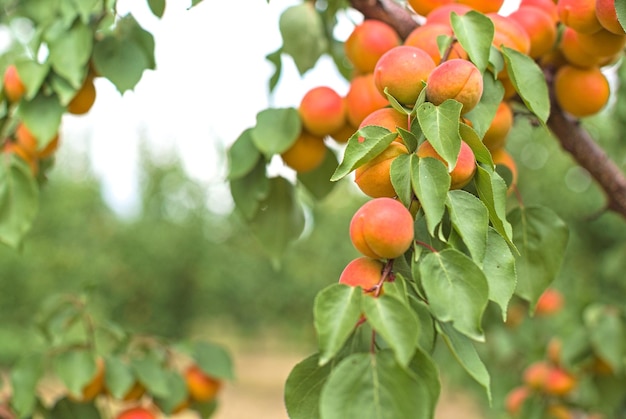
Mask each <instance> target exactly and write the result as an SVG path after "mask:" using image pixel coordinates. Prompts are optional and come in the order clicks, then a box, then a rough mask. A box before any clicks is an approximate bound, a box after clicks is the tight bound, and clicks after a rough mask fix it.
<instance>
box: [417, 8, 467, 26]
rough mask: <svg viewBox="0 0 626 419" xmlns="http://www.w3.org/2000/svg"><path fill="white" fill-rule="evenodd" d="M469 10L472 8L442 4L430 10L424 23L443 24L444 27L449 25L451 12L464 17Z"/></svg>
mask: <svg viewBox="0 0 626 419" xmlns="http://www.w3.org/2000/svg"><path fill="white" fill-rule="evenodd" d="M470 10H472V8H471V7H469V6H468V5H466V4H460V3H449V4H444V5H442V6H439V7H437V8H436V9H434V10H432V11H431V12H430V13H428V14H427V15H426V23H443V24H445V25H450V15H451V14H452V12H454V13H456V14H457V15H464V14H465V13H467V12H469V11H470Z"/></svg>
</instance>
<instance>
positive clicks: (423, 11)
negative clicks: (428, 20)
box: [408, 0, 454, 16]
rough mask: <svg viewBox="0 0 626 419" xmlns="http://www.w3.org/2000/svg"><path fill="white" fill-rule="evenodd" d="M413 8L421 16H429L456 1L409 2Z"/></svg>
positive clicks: (418, 0) (412, 0)
mask: <svg viewBox="0 0 626 419" xmlns="http://www.w3.org/2000/svg"><path fill="white" fill-rule="evenodd" d="M408 3H409V5H410V6H411V8H412V9H413V10H414V11H415V13H417V14H418V15H421V16H428V15H429V14H430V13H431V12H432V11H433V10H436V9H438V8H439V7H441V6H444V5H448V4H452V3H454V0H408Z"/></svg>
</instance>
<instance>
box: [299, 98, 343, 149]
mask: <svg viewBox="0 0 626 419" xmlns="http://www.w3.org/2000/svg"><path fill="white" fill-rule="evenodd" d="M298 113H299V114H300V119H301V120H302V125H304V128H305V129H306V130H307V131H308V132H310V133H311V134H313V135H317V136H320V137H323V136H325V135H329V134H330V133H332V132H334V131H336V130H338V129H339V128H341V127H342V126H343V125H344V124H345V123H346V104H345V102H344V99H343V98H342V97H341V96H339V93H337V92H336V91H335V90H333V89H332V88H330V87H328V86H317V87H314V88H312V89H311V90H309V91H308V92H306V93H305V94H304V96H303V97H302V99H301V100H300V106H299V107H298Z"/></svg>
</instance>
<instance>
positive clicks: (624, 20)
mask: <svg viewBox="0 0 626 419" xmlns="http://www.w3.org/2000/svg"><path fill="white" fill-rule="evenodd" d="M615 12H616V13H617V21H618V22H619V24H620V25H622V29H624V31H626V3H624V2H621V1H616V2H615Z"/></svg>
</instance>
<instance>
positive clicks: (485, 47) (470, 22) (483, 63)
mask: <svg viewBox="0 0 626 419" xmlns="http://www.w3.org/2000/svg"><path fill="white" fill-rule="evenodd" d="M450 22H451V23H452V29H453V30H454V35H455V36H456V37H457V39H458V40H459V43H460V44H461V46H462V47H463V49H464V50H465V51H467V54H468V55H469V57H470V60H471V61H472V62H473V63H474V64H475V65H476V67H478V70H480V72H481V73H482V72H483V71H485V69H486V68H487V66H488V65H489V50H490V48H491V43H492V42H493V36H494V33H495V28H494V26H493V22H492V21H491V19H489V18H488V17H487V16H485V15H484V14H482V13H479V12H476V11H474V10H472V11H469V12H468V13H465V14H464V15H459V14H457V13H456V12H452V13H451V14H450Z"/></svg>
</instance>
